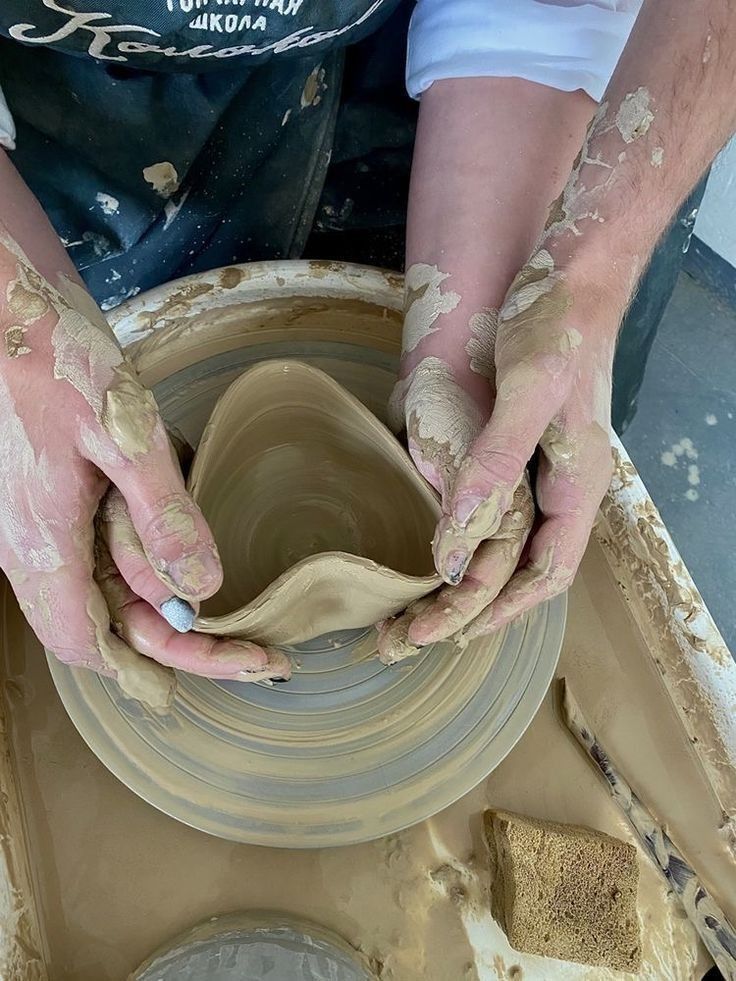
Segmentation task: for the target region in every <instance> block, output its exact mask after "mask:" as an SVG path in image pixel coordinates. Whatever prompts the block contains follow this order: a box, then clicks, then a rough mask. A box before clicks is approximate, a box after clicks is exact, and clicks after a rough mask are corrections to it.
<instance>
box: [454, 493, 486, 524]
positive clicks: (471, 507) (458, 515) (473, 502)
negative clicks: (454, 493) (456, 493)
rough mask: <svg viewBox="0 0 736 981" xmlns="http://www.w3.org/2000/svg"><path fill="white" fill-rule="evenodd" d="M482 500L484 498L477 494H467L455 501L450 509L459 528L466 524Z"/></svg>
mask: <svg viewBox="0 0 736 981" xmlns="http://www.w3.org/2000/svg"><path fill="white" fill-rule="evenodd" d="M484 501H485V498H484V497H479V496H478V495H477V494H467V495H466V496H465V497H461V498H460V499H459V500H458V501H457V502H456V504H455V507H454V508H453V509H452V516H453V518H454V519H455V521H457V523H458V524H459V525H460V527H461V528H464V527H465V526H466V525H467V523H468V522H469V521H470V519H471V518H472V517H473V515H474V514H475V512H476V511H477V510H478V508H479V507H480V506H481V504H482V503H483V502H484Z"/></svg>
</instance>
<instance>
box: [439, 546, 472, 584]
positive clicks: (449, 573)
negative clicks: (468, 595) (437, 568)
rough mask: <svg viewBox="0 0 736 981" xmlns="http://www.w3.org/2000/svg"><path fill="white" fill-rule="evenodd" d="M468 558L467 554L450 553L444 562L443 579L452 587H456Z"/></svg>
mask: <svg viewBox="0 0 736 981" xmlns="http://www.w3.org/2000/svg"><path fill="white" fill-rule="evenodd" d="M469 558H470V556H469V555H468V553H467V552H461V551H459V550H458V551H455V552H450V554H449V555H448V556H447V559H446V560H445V569H444V578H445V579H446V581H447V582H449V583H450V584H451V585H453V586H457V584H458V583H459V582H460V580H461V579H462V577H463V574H464V573H465V569H466V568H467V565H468V559H469Z"/></svg>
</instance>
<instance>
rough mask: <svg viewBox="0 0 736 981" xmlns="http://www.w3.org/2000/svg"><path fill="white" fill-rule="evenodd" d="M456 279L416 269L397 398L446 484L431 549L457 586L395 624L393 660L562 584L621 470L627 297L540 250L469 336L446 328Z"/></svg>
mask: <svg viewBox="0 0 736 981" xmlns="http://www.w3.org/2000/svg"><path fill="white" fill-rule="evenodd" d="M550 248H551V249H554V245H552V246H550ZM446 278H447V277H443V275H442V274H441V273H438V271H437V270H436V268H435V267H419V268H417V267H414V268H413V269H410V270H409V273H408V276H407V305H406V311H407V317H406V323H405V330H404V349H405V353H404V361H403V364H404V371H405V372H406V376H405V377H404V378H403V379H402V381H400V382H399V384H398V386H397V388H396V390H395V393H394V404H395V406H397V407H398V408H399V410H400V411H402V412H403V418H404V420H405V425H406V430H407V436H408V443H409V452H410V453H411V455H412V457H413V459H414V460H415V462H416V464H417V467H418V468H419V470H420V471H421V472H422V473H423V474H424V476H425V477H426V478H427V479H428V480H429V481H430V483H432V484H433V486H435V487H436V488H437V490H438V491H439V492H440V493H441V495H442V502H443V510H444V512H445V514H444V516H443V518H442V519H441V521H440V523H439V525H438V527H437V531H436V534H435V538H434V542H433V548H434V555H435V562H436V565H437V569H438V571H439V572H440V574H441V575H442V577H443V578H444V580H445V582H446V583H448V585H447V586H445V587H444V588H442V589H441V590H440V592H439V594H438V596H437V597H436V598H432V599H430V600H424V601H422V602H421V604H420V605H419V606H418V607H415V608H414V609H410V610H409V611H408V612H407V614H406V615H405V616H404V618H399V620H395V621H392V622H391V623H389V624H387V625H385V626H384V628H383V630H382V634H381V639H380V642H379V648H380V650H381V653H382V655H383V657H384V659H386V660H395V659H397V655H398V656H402V654H405V653H410V652H411V647H417V646H422V645H424V644H428V643H431V642H433V641H438V640H441V639H444V638H446V637H448V636H450V635H452V634H455V633H457V632H458V631H459V630H461V629H464V634H465V636H466V637H468V638H472V637H476V636H479V635H481V634H484V633H489V632H492V631H494V630H497V629H499V628H500V627H502V626H503V625H504V624H505V623H508V622H509V621H510V620H512V619H514V618H515V617H517V616H519V615H520V614H521V613H523V612H524V611H525V610H527V609H529V608H530V607H532V606H534V605H535V604H537V603H539V602H541V601H543V600H545V599H548V598H550V597H552V596H554V595H556V594H557V593H559V592H562V591H563V590H565V589H566V588H567V587H568V586H569V585H570V583H571V581H572V579H573V576H574V574H575V571H576V569H577V567H578V564H579V562H580V560H581V558H582V555H583V552H584V550H585V547H586V544H587V540H588V537H589V534H590V530H591V528H592V525H593V521H594V519H595V514H596V511H597V508H598V505H599V504H600V501H601V499H602V497H603V495H604V493H605V491H606V489H607V487H608V483H609V481H610V476H611V466H612V464H611V450H610V439H609V431H610V398H611V372H612V361H613V350H614V342H615V334H616V329H617V325H618V320H619V316H620V313H621V307H620V306H616V304H611V303H608V304H606V303H605V302H604V301H603V300H602V298H601V297H600V293H599V291H598V290H597V289H595V288H592V287H591V286H590V285H589V284H585V283H580V284H575V283H574V282H573V281H572V279H571V278H570V277H568V276H567V275H566V274H565V272H564V271H563V270H562V269H560V270H557V269H556V266H555V259H554V258H553V255H552V252H551V251H550V250H548V249H546V248H540V249H538V250H537V251H536V252H535V253H534V255H533V256H532V258H531V259H530V261H529V262H528V264H527V265H526V266H525V267H524V268H523V269H522V270H521V272H520V273H519V274H518V275H517V277H516V278H515V280H514V282H513V283H512V285H511V287H510V289H509V291H508V294H507V296H506V299H505V301H504V303H503V305H502V307H501V310H500V312H499V313H498V314H495V313H494V312H493V311H491V310H481V311H478V312H477V313H475V314H473V315H471V316H470V317H469V319H468V327H467V331H466V332H465V333H464V334H462V333H461V332H460V331H458V329H457V321H456V319H455V322H454V323H453V326H452V330H443V329H442V325H441V318H442V315H443V313H449V312H450V311H451V310H452V309H454V307H456V306H457V305H458V303H459V297H457V295H454V296H453V293H452V291H451V290H449V289H441V287H442V285H443V283H444V279H446ZM417 286H419V289H420V290H421V293H419V294H417ZM433 290H434V293H435V295H434V297H432V296H431V292H432V291H433ZM417 297H418V298H417ZM438 311H439V312H438ZM435 324H437V327H436V328H435ZM480 380H483V381H484V382H485V387H483V386H482V385H481V384H480ZM537 448H538V450H539V453H538V472H537V480H536V500H537V506H538V510H539V512H540V513H539V519H540V520H539V524H538V527H537V528H536V530H535V532H534V534H533V536H531V538H530V540H529V542H528V547H527V549H526V552H525V554H524V559H523V561H522V562H521V563H520V562H519V560H520V559H521V557H522V552H523V551H524V547H525V544H527V538H528V537H529V534H530V531H531V529H532V524H533V521H534V506H533V502H532V497H531V492H530V488H529V484H528V479H527V476H526V466H527V463H528V461H529V460H530V459H531V458H532V457H533V455H534V454H535V451H536V450H537ZM517 565H518V568H517Z"/></svg>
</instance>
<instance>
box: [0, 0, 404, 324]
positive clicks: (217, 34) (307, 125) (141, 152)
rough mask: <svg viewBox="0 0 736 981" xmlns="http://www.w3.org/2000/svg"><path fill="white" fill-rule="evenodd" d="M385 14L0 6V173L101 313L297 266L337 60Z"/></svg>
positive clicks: (381, 0)
mask: <svg viewBox="0 0 736 981" xmlns="http://www.w3.org/2000/svg"><path fill="white" fill-rule="evenodd" d="M399 2H400V0H2V3H1V4H0V86H2V89H3V91H4V93H5V96H6V99H7V101H8V105H9V107H10V110H11V112H12V113H13V116H14V119H15V123H16V128H17V150H15V151H14V152H13V154H12V160H13V163H14V164H15V165H16V167H17V168H18V170H19V171H20V173H21V174H22V176H23V177H24V179H25V180H26V182H27V183H28V185H29V186H30V188H31V190H32V191H33V192H34V194H35V195H36V197H37V198H38V199H39V201H40V202H41V205H42V206H43V208H44V210H45V211H46V214H47V215H48V216H49V218H50V220H51V222H52V224H53V225H54V227H55V228H56V230H57V232H58V234H59V235H60V237H61V239H62V241H63V242H64V245H65V246H66V248H67V250H68V252H69V255H70V256H71V258H72V260H73V261H74V263H75V265H76V266H77V268H78V269H79V270H80V273H81V274H82V276H83V278H84V279H85V281H86V283H87V285H88V287H89V289H90V291H91V292H92V294H93V295H94V296H95V298H96V299H97V300H98V302H100V304H101V305H102V307H103V308H104V309H110V308H112V307H114V306H116V305H117V304H118V303H121V302H122V301H123V300H125V299H127V298H128V297H130V296H133V295H135V293H137V292H139V291H140V290H145V289H149V288H151V287H153V286H155V285H157V284H159V283H161V282H164V281H167V280H169V279H172V278H175V277H178V276H182V275H186V274H188V273H192V272H197V271H201V270H204V269H210V268H213V267H215V266H220V265H227V264H229V263H232V262H247V261H252V260H257V259H276V258H293V257H297V256H299V255H301V254H302V252H303V251H304V246H305V243H306V241H307V238H308V236H309V234H310V231H311V229H312V226H313V223H314V216H315V212H316V210H317V206H318V203H319V199H320V195H321V194H322V191H323V185H324V182H325V175H326V172H327V168H328V164H329V161H330V155H331V150H332V145H333V139H334V133H335V125H336V119H337V113H338V108H339V106H340V94H341V86H342V75H343V63H344V48H345V46H346V45H347V44H353V43H355V42H357V41H360V40H361V39H362V38H365V37H367V36H368V35H369V34H371V33H372V32H374V31H376V30H377V29H378V28H379V27H380V26H381V25H382V24H383V23H384V22H385V21H386V20H387V18H388V17H389V16H390V15H391V14H392V13H393V12H394V10H395V9H396V8H397V7H398V6H399ZM405 39H406V35H405V33H404V36H403V37H402V38H401V39H400V41H401V50H402V54H401V55H399V56H397V66H396V67H397V68H399V69H400V71H401V72H402V73H403V45H404V44H405ZM369 75H370V73H369Z"/></svg>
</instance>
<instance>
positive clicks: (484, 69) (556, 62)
mask: <svg viewBox="0 0 736 981" xmlns="http://www.w3.org/2000/svg"><path fill="white" fill-rule="evenodd" d="M641 4H642V0H417V5H416V7H415V8H414V13H413V15H412V18H411V23H410V25H409V49H408V56H407V65H406V87H407V89H408V92H409V95H411V96H412V98H415V99H416V98H418V97H419V96H420V95H421V93H422V92H424V91H425V90H426V89H428V88H429V86H430V85H431V84H432V82H436V81H437V80H438V79H441V78H469V77H471V76H488V75H495V76H502V77H507V78H508V77H511V76H513V77H515V78H526V79H528V80H529V81H531V82H540V83H541V84H542V85H548V86H550V87H551V88H555V89H562V90H563V91H565V92H570V91H573V90H574V89H584V90H585V91H586V92H587V93H588V95H590V96H592V97H593V98H594V99H595V100H596V101H597V102H599V101H600V99H601V98H602V96H603V93H604V91H605V89H606V86H607V85H608V80H609V79H610V77H611V75H612V74H613V70H614V68H615V67H616V62H617V61H618V59H619V57H620V56H621V52H622V51H623V49H624V45H625V44H626V41H627V40H628V37H629V34H630V33H631V29H632V27H633V26H634V21H635V20H636V18H637V15H638V13H639V9H640V7H641Z"/></svg>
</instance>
